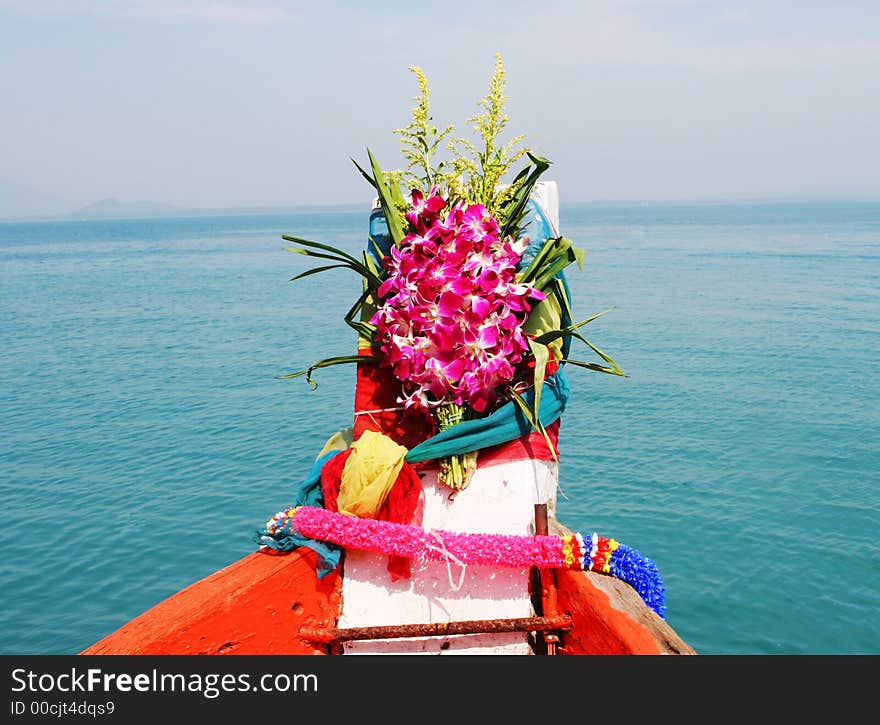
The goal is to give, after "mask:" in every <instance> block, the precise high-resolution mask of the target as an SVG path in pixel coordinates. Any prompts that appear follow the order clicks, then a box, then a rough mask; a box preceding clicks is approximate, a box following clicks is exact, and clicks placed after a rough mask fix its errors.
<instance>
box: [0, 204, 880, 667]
mask: <svg viewBox="0 0 880 725" xmlns="http://www.w3.org/2000/svg"><path fill="white" fill-rule="evenodd" d="M561 221H562V226H563V232H564V233H565V234H566V235H567V236H569V237H570V238H572V239H573V240H574V241H575V242H576V243H577V244H578V245H579V246H581V247H583V248H584V249H585V250H586V251H587V258H586V263H585V266H584V269H583V270H582V271H578V270H577V268H576V267H572V268H570V269H569V270H568V271H567V276H568V281H569V283H570V286H571V289H572V295H573V299H574V307H575V315H576V316H577V317H578V318H579V319H581V318H584V317H587V316H589V315H590V314H592V313H595V312H598V311H601V310H604V309H607V308H610V307H613V308H614V309H613V310H612V311H611V312H610V313H609V314H607V315H605V316H604V317H602V318H600V319H599V320H597V321H595V322H594V323H592V324H591V325H589V326H588V327H586V328H584V331H585V334H586V336H587V337H588V338H589V339H590V340H591V341H592V342H593V343H594V344H596V345H597V346H598V347H600V348H601V349H603V350H605V351H606V352H608V353H609V354H611V355H612V356H613V357H614V358H615V359H616V360H617V362H618V363H619V364H620V365H621V366H622V367H623V369H624V370H625V371H626V372H627V373H628V374H629V377H628V378H617V377H612V376H608V375H603V374H601V373H595V372H591V371H587V370H582V369H578V368H572V369H571V371H570V373H569V380H570V382H571V385H572V398H571V400H570V402H569V407H568V410H567V411H566V415H565V417H564V418H563V423H562V431H561V449H562V469H561V488H562V491H561V495H560V500H559V510H558V514H559V518H560V519H561V520H562V521H564V522H565V523H566V524H567V525H568V526H569V527H571V528H573V529H575V530H578V531H581V532H585V533H590V532H593V531H597V532H598V533H599V534H601V535H604V536H612V537H614V538H616V539H617V540H619V541H621V542H623V543H625V544H627V545H629V546H631V547H633V548H635V549H638V550H639V551H640V552H641V553H642V554H644V555H645V556H647V557H649V558H651V559H653V560H654V561H655V562H656V564H657V566H658V567H659V570H660V573H661V575H662V576H663V579H664V581H665V584H666V589H667V607H668V609H667V620H668V621H669V623H670V624H671V625H672V626H673V627H674V628H675V629H676V630H677V631H678V633H679V634H680V635H681V636H682V637H683V638H684V639H685V640H686V641H687V642H688V643H690V644H691V645H692V646H693V647H694V648H695V649H696V650H697V651H698V652H700V653H703V654H880V544H878V534H880V405H878V403H880V393H878V390H880V386H878V382H877V381H878V380H880V344H878V343H880V334H878V333H880V204H870V203H851V204H842V203H816V204H793V203H792V204H790V203H784V204H783V203H773V204H771V203H764V204H718V205H712V204H701V205H670V204H651V205H623V204H621V205H584V206H577V207H575V206H565V205H563V208H562V213H561ZM282 234H295V235H298V236H302V237H305V238H307V239H312V240H315V241H321V242H327V243H332V244H337V245H339V246H342V247H345V248H347V249H349V250H350V251H352V252H356V251H359V250H360V249H361V247H362V245H363V243H364V238H365V235H366V215H365V214H360V213H354V212H344V213H342V212H331V211H327V212H320V213H310V214H305V213H304V214H290V215H271V216H270V215H265V216H257V215H252V216H227V217H221V216H214V217H200V218H173V219H172V218H163V219H140V220H106V221H58V222H32V223H12V222H6V223H0V264H2V269H0V272H2V274H0V285H2V304H0V329H2V344H0V406H2V407H0V420H2V428H3V436H2V438H0V489H2V506H0V590H2V592H3V600H4V604H3V607H2V612H0V652H2V653H4V654H72V653H76V652H79V651H80V650H82V649H83V648H85V647H87V646H88V645H90V644H92V643H93V642H95V641H96V640H98V639H100V638H101V637H103V636H104V635H106V634H108V633H109V632H111V631H112V630H114V629H116V628H117V627H119V626H121V625H122V624H123V623H125V622H126V621H128V620H129V619H131V618H132V617H134V616H136V615H138V614H140V613H141V612H142V611H144V610H145V609H147V608H148V607H150V606H152V605H153V604H156V603H157V602H159V601H160V600H162V599H164V598H165V597H167V596H169V595H171V594H172V593H174V592H176V591H177V590H179V589H181V588H182V587H184V586H186V585H188V584H190V583H192V582H194V581H196V580H197V579H200V578H201V577H204V576H206V575H208V574H210V573H211V572H213V571H215V570H217V569H219V568H221V567H223V566H225V565H227V564H230V563H232V562H233V561H235V560H237V559H239V558H240V557H242V556H244V555H246V554H248V553H250V552H252V551H254V549H255V544H254V543H253V540H252V534H253V532H254V531H255V530H256V529H258V528H260V527H261V526H262V525H263V523H264V522H265V521H266V519H267V518H268V517H269V516H271V515H272V514H273V513H274V512H275V511H277V510H278V509H279V508H281V507H283V506H285V505H287V504H289V503H291V502H292V500H293V497H294V492H295V490H296V487H297V485H298V483H299V481H300V480H301V479H302V477H303V476H304V475H305V473H306V472H307V471H308V467H309V465H310V463H311V461H312V460H313V459H314V456H315V455H316V453H317V452H318V451H319V450H320V448H321V447H322V446H323V443H324V441H325V440H326V439H327V438H328V437H329V436H330V435H331V434H333V433H334V432H336V431H337V430H339V429H340V428H343V427H346V426H348V425H350V422H351V412H350V411H351V410H352V395H353V389H354V375H353V368H352V367H351V366H340V367H336V368H329V369H325V370H320V371H318V373H317V375H316V380H317V382H318V384H319V385H318V388H317V389H316V390H312V389H311V388H310V387H309V386H308V384H307V383H306V382H305V381H304V379H302V378H296V379H293V380H279V379H278V378H277V376H279V375H282V374H284V373H287V372H292V371H295V370H298V369H301V368H302V367H305V366H307V365H308V364H309V363H311V362H313V361H314V360H316V359H318V358H322V357H328V356H331V355H338V354H350V353H351V352H353V349H354V339H353V336H352V335H353V333H352V332H351V331H350V330H349V329H348V328H347V327H345V325H344V324H343V322H342V317H343V315H344V314H345V312H346V311H347V310H348V307H349V306H350V305H351V303H352V302H353V301H354V299H355V297H356V294H357V291H358V285H359V279H358V278H357V277H356V276H355V275H354V274H352V273H349V272H348V271H347V270H334V271H331V272H328V273H325V274H321V275H317V276H314V277H308V278H306V279H303V280H299V281H297V282H290V281H288V280H289V278H290V277H292V276H293V275H295V274H297V273H299V272H301V271H304V270H305V269H307V268H309V267H310V266H312V263H311V262H310V260H308V259H306V258H304V257H302V256H300V255H295V254H291V253H289V252H285V251H283V249H282V247H283V245H284V242H283V241H282V240H281V238H280V237H281V235H282ZM579 344H580V343H574V347H573V349H574V350H575V351H578V352H582V353H583V354H582V355H580V357H581V359H585V358H587V357H588V352H587V350H586V348H579V347H578V345H579Z"/></svg>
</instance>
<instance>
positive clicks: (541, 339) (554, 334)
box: [535, 308, 614, 345]
mask: <svg viewBox="0 0 880 725" xmlns="http://www.w3.org/2000/svg"><path fill="white" fill-rule="evenodd" d="M612 309H614V308H609V309H607V310H603V311H602V312H597V313H596V314H595V315H592V316H590V317H588V318H587V319H586V320H581V321H580V322H577V323H575V324H573V325H569V326H568V327H563V328H560V329H559V330H550V331H549V332H545V333H544V334H543V335H538V336H537V337H535V342H538V343H541V344H543V345H549V344H550V343H551V342H553V341H554V340H558V339H559V338H560V337H566V336H568V335H571V334H572V333H573V332H574V331H575V330H577V329H578V328H581V327H583V326H584V325H588V324H589V323H591V322H592V321H593V320H597V319H599V318H600V317H602V315H607V314H608V313H609V312H610V311H611V310H612ZM580 339H582V340H583V338H580ZM585 342H586V341H585Z"/></svg>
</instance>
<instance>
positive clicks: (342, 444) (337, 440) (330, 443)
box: [315, 428, 354, 461]
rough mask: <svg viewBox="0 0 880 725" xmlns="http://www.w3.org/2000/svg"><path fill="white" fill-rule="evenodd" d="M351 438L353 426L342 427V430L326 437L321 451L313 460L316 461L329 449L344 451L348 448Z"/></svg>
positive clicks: (352, 436)
mask: <svg viewBox="0 0 880 725" xmlns="http://www.w3.org/2000/svg"><path fill="white" fill-rule="evenodd" d="M353 438H354V428H343V429H342V430H340V431H337V432H336V433H334V434H333V435H332V436H330V437H329V438H328V439H327V442H326V443H325V444H324V447H323V448H322V449H321V452H320V453H319V454H318V455H317V456H315V460H316V461H317V460H318V459H319V458H320V457H321V456H323V455H324V454H325V453H329V452H330V451H344V450H346V449H348V448H350V447H351V442H352V439H353Z"/></svg>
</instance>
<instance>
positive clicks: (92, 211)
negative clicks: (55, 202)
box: [0, 197, 363, 221]
mask: <svg viewBox="0 0 880 725" xmlns="http://www.w3.org/2000/svg"><path fill="white" fill-rule="evenodd" d="M321 211H342V212H345V211H363V204H332V205H328V204H311V205H298V206H253V207H229V208H214V209H211V208H187V207H180V206H174V205H173V204H165V203H163V202H158V201H120V200H119V199H116V198H112V197H110V198H107V199H101V200H99V201H95V202H92V203H91V204H86V205H85V206H83V207H80V208H78V209H74V210H72V211H65V212H60V213H58V212H56V213H42V214H40V213H30V214H21V215H3V214H0V219H2V220H6V221H53V220H59V221H61V220H75V219H82V220H87V219H139V218H141V219H149V218H156V217H192V216H240V215H246V214H297V213H300V214H301V213H304V212H306V213H308V212H321Z"/></svg>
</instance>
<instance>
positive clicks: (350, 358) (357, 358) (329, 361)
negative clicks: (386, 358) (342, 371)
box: [278, 355, 379, 388]
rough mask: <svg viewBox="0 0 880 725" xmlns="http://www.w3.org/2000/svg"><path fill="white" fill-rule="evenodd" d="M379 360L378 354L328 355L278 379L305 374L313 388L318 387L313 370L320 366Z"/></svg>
mask: <svg viewBox="0 0 880 725" xmlns="http://www.w3.org/2000/svg"><path fill="white" fill-rule="evenodd" d="M378 360H379V357H378V356H376V355H340V356H339V357H328V358H325V359H324V360H318V361H317V362H315V363H312V364H311V365H310V366H309V367H308V369H306V370H300V371H298V372H295V373H287V374H286V375H279V376H278V380H289V379H291V378H298V377H301V376H303V375H305V376H306V381H307V382H308V384H309V385H311V386H312V388H317V387H318V384H317V383H316V382H315V381H314V380H312V372H313V371H315V370H317V369H319V368H327V367H331V366H332V365H344V364H347V363H359V362H376V361H378Z"/></svg>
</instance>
